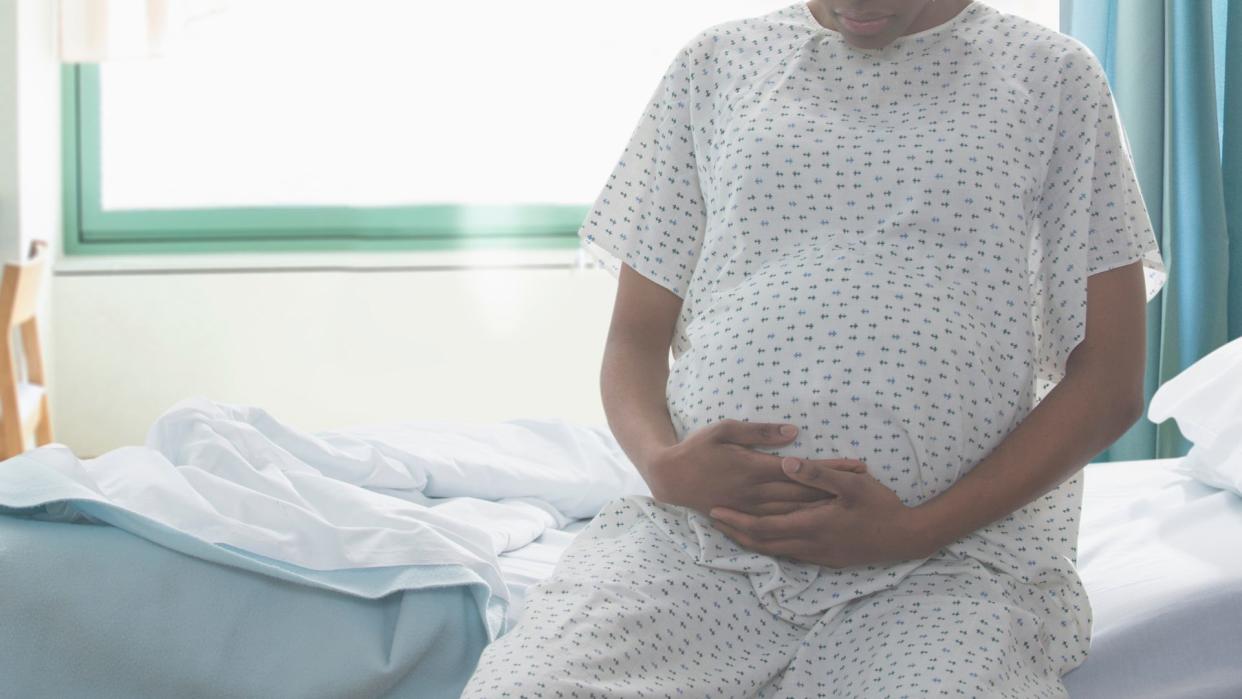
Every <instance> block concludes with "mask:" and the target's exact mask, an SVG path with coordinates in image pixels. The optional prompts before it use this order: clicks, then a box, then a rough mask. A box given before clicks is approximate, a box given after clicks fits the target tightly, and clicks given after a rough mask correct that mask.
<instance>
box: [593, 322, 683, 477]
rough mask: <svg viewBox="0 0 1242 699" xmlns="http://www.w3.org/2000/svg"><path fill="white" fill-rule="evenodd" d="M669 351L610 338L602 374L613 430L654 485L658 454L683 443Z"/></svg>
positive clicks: (652, 344) (606, 410)
mask: <svg viewBox="0 0 1242 699" xmlns="http://www.w3.org/2000/svg"><path fill="white" fill-rule="evenodd" d="M668 371H669V369H668V347H667V345H665V346H663V348H661V347H660V345H659V343H656V342H650V341H648V342H643V341H636V340H631V339H629V338H625V337H621V338H616V337H610V338H609V340H608V344H607V346H606V347H605V350H604V360H603V365H602V368H601V370H600V397H601V399H602V400H603V404H604V414H605V415H606V416H607V418H608V427H609V428H610V429H611V430H612V434H613V436H614V437H615V438H616V440H617V443H618V444H620V445H621V448H622V450H623V451H625V454H626V456H628V457H629V459H630V461H631V462H633V464H634V466H635V468H637V469H638V472H639V473H640V474H641V475H642V477H643V480H645V481H646V482H647V484H648V486H652V487H654V484H653V483H652V478H651V471H650V468H649V467H650V465H651V462H652V457H653V456H654V454H655V453H656V452H657V451H659V450H660V449H663V448H665V447H669V446H672V445H674V444H676V443H677V433H676V431H675V430H674V429H673V423H672V420H671V418H670V417H669V414H668V403H667V398H666V395H665V384H666V383H667V381H668Z"/></svg>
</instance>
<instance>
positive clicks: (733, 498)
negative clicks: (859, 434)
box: [648, 420, 866, 515]
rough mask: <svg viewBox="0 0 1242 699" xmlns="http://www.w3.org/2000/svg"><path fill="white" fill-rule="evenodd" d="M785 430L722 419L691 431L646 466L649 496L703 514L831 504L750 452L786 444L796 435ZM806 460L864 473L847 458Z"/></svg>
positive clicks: (774, 460)
mask: <svg viewBox="0 0 1242 699" xmlns="http://www.w3.org/2000/svg"><path fill="white" fill-rule="evenodd" d="M785 427H787V428H789V430H790V431H788V432H782V431H781V428H782V425H780V424H773V423H756V422H744V421H741V420H721V421H719V422H715V423H712V424H711V425H708V426H706V427H703V428H701V429H699V430H696V431H694V432H692V433H691V434H689V435H687V436H686V438H685V439H684V440H682V441H681V442H679V443H677V444H674V445H673V446H671V447H668V448H666V449H664V450H662V451H661V452H659V453H657V455H656V457H655V458H654V459H653V460H652V463H651V464H649V469H648V470H649V482H648V485H649V486H650V487H651V494H652V496H653V497H654V498H655V499H656V500H659V501H661V502H667V503H670V504H673V505H682V506H684V507H689V508H690V509H693V510H697V511H698V512H700V513H702V514H704V515H706V514H707V513H708V512H709V511H710V510H711V509H712V508H713V507H728V508H731V509H732V510H735V511H738V512H742V513H745V514H750V515H770V514H780V513H789V512H794V511H796V510H798V509H800V508H803V507H807V506H809V505H813V504H816V503H823V502H825V501H828V500H831V499H832V498H833V497H835V496H834V494H833V493H830V492H826V491H824V490H823V489H821V488H817V487H814V486H813V485H804V484H802V483H798V482H796V481H795V480H792V479H790V478H789V476H787V475H785V472H784V471H783V470H781V457H780V456H777V455H775V454H769V453H766V452H761V451H758V450H756V449H752V448H750V447H752V446H769V447H776V446H780V445H782V444H787V443H788V442H789V441H790V440H792V439H793V438H794V437H795V436H796V435H797V433H798V430H797V427H795V426H793V425H785ZM807 461H808V463H812V464H815V465H816V467H817V468H824V469H828V470H831V469H834V468H835V469H854V470H857V471H859V472H861V471H862V470H864V469H865V468H866V466H865V465H864V464H863V463H862V462H860V461H854V460H850V459H823V460H807Z"/></svg>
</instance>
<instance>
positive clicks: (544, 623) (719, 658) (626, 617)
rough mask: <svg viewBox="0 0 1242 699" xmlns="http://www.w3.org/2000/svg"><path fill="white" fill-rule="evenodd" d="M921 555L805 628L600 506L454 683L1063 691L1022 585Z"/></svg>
mask: <svg viewBox="0 0 1242 699" xmlns="http://www.w3.org/2000/svg"><path fill="white" fill-rule="evenodd" d="M610 507H615V508H625V507H632V505H628V504H627V503H626V501H625V500H619V501H614V502H613V503H611V504H610ZM618 521H624V522H626V524H625V525H624V526H617V524H616V522H618ZM929 563H930V565H928V566H924V568H921V569H919V570H918V571H917V572H916V574H912V575H909V576H907V577H906V578H904V579H903V580H902V581H901V582H899V583H898V584H897V585H895V586H894V587H892V588H890V589H888V590H884V591H882V592H879V593H874V594H871V595H868V596H866V597H862V598H859V599H857V600H854V601H851V602H848V603H845V604H842V605H840V606H839V607H835V608H833V611H831V612H829V613H826V614H825V615H824V616H823V618H822V619H820V620H819V622H817V623H815V624H814V625H813V626H812V627H811V628H810V629H807V628H805V627H802V626H798V625H796V624H793V623H790V622H788V621H786V620H783V619H781V618H779V617H777V616H775V615H773V614H772V613H771V612H769V611H767V610H766V609H764V608H763V606H761V605H760V603H759V600H758V598H757V596H756V594H755V590H754V587H753V585H752V583H751V582H750V580H749V579H748V578H747V576H746V575H745V574H743V573H737V572H732V571H722V570H718V569H714V568H709V567H706V566H703V565H700V564H698V563H697V562H696V561H695V560H694V558H693V557H692V556H691V555H689V554H688V553H687V552H686V551H685V550H684V548H683V546H682V545H680V544H679V543H678V542H676V541H674V540H672V539H670V538H669V537H667V536H664V535H662V534H661V533H660V532H659V530H658V528H657V527H656V526H654V524H653V523H652V522H650V521H649V520H647V519H646V518H645V517H638V518H628V519H626V518H615V517H614V518H602V519H600V520H599V526H597V525H596V523H595V522H593V523H592V525H591V526H590V527H588V528H587V529H585V530H583V531H582V532H580V533H579V535H578V537H577V538H575V540H574V542H573V543H572V544H571V545H570V547H569V548H568V549H567V550H566V551H565V553H564V555H563V556H562V558H561V559H560V561H559V562H558V564H557V567H556V569H555V571H554V572H553V574H552V575H551V576H550V577H548V578H546V579H544V580H542V581H540V582H539V583H536V584H535V585H533V586H532V587H531V588H530V589H529V591H528V595H527V599H526V601H525V603H524V606H523V612H522V617H521V620H520V621H519V623H518V624H517V625H516V626H515V627H514V628H513V629H512V630H511V631H509V632H508V633H506V634H505V635H504V636H501V637H500V638H499V639H497V640H496V641H495V642H493V643H492V644H491V645H489V646H488V647H487V648H485V649H484V652H483V655H482V656H481V658H480V660H479V665H478V668H477V669H476V671H475V674H474V676H473V677H472V678H471V680H470V682H469V684H468V685H467V687H466V689H465V691H464V693H463V694H462V697H463V699H482V698H484V697H486V698H487V699H502V698H505V697H509V698H513V699H517V698H521V697H526V698H529V699H536V698H539V699H542V698H544V697H565V698H579V699H587V698H588V697H601V698H602V697H608V698H609V699H612V698H617V699H620V698H623V697H644V698H652V697H670V698H678V699H685V698H689V697H737V698H738V699H742V698H754V697H757V698H762V699H786V698H788V699H804V698H810V697H884V696H928V695H931V696H936V695H952V696H1007V697H1062V696H1065V694H1064V689H1063V687H1062V685H1061V683H1060V679H1059V676H1058V674H1057V673H1056V672H1055V670H1054V669H1053V664H1052V663H1049V662H1048V660H1047V656H1046V653H1045V652H1044V642H1043V640H1042V629H1041V624H1042V622H1041V621H1040V618H1039V617H1038V616H1037V615H1035V614H1033V613H1032V612H1030V611H1027V609H1028V608H1031V605H1029V604H1024V603H1023V602H1022V601H1021V600H1016V599H1014V597H1015V594H1014V591H1015V589H1017V590H1018V591H1019V592H1020V593H1021V592H1022V590H1021V588H1015V584H1014V583H1013V582H1012V581H1011V580H1009V579H1005V578H997V577H994V576H991V575H989V574H988V573H987V572H986V571H983V572H982V573H981V574H976V575H963V574H961V572H960V571H961V570H962V569H964V568H965V567H969V566H972V565H977V564H972V563H971V562H952V561H950V562H942V563H937V562H935V561H932V562H929ZM979 569H980V570H982V567H981V566H979ZM1018 596H1021V595H1020V594H1019V595H1018ZM1015 602H1016V603H1015Z"/></svg>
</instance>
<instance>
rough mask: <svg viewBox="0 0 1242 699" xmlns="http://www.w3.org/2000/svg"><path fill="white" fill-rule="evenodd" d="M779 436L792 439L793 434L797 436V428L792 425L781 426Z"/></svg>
mask: <svg viewBox="0 0 1242 699" xmlns="http://www.w3.org/2000/svg"><path fill="white" fill-rule="evenodd" d="M781 434H783V435H785V436H786V437H792V436H794V435H795V434H798V428H797V427H794V426H793V425H781Z"/></svg>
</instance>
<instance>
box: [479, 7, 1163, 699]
mask: <svg viewBox="0 0 1242 699" xmlns="http://www.w3.org/2000/svg"><path fill="white" fill-rule="evenodd" d="M579 235H580V237H581V238H582V239H583V242H584V244H585V246H586V247H587V248H588V249H589V250H591V251H592V252H593V253H595V254H596V255H597V256H598V257H599V258H600V259H601V260H602V261H603V262H604V263H605V265H606V266H607V267H608V269H610V270H611V271H613V272H614V273H616V272H617V271H618V269H619V265H620V264H621V263H625V264H628V265H629V266H631V267H632V268H633V269H635V270H636V271H638V272H639V273H641V274H642V275H644V276H645V277H647V278H649V279H651V280H652V281H654V282H656V283H658V284H660V285H661V286H663V287H665V288H667V289H668V290H669V291H671V292H672V293H674V294H676V295H678V296H679V297H681V298H682V307H681V311H680V314H679V316H678V318H677V322H676V327H675V329H674V339H673V348H672V349H673V358H674V363H673V366H672V367H671V370H670V375H669V379H668V384H667V397H668V407H669V413H670V416H671V418H672V420H673V425H674V428H675V429H676V432H677V434H678V436H679V437H684V436H685V435H687V434H689V433H690V432H692V431H694V430H696V429H699V428H701V427H704V426H706V425H709V424H711V423H713V422H716V421H718V420H722V419H726V418H736V419H742V420H752V421H761V422H788V423H793V424H795V425H798V427H799V434H798V438H797V439H796V440H795V441H793V442H792V443H790V444H788V445H786V446H784V447H781V448H779V449H771V450H770V451H771V452H772V453H777V454H782V455H785V454H787V455H791V456H802V457H810V458H829V457H851V458H856V459H860V460H862V461H865V462H866V463H867V464H868V468H869V470H870V472H871V473H872V474H873V475H875V476H876V477H877V478H878V479H879V480H880V481H881V482H883V483H885V484H886V485H887V486H888V487H890V488H892V489H893V490H894V491H895V492H896V493H897V494H898V496H899V497H901V499H902V500H903V501H904V502H905V503H906V504H908V505H915V504H918V503H920V502H923V501H924V500H926V499H928V498H931V497H933V496H934V495H936V494H938V493H940V492H942V491H943V490H945V489H946V488H948V487H949V486H951V485H952V484H953V483H954V482H955V481H956V480H957V479H958V478H960V477H961V476H962V475H963V474H964V473H966V472H967V471H969V470H970V468H971V467H972V466H973V465H974V464H975V463H977V462H978V461H979V460H981V459H982V458H983V457H985V456H986V455H987V454H988V453H989V452H990V451H991V450H992V449H993V448H995V447H996V445H997V444H999V443H1000V441H1001V440H1002V439H1003V438H1004V437H1005V435H1006V434H1008V433H1009V432H1010V431H1011V430H1012V429H1013V428H1014V427H1015V426H1017V424H1018V423H1019V422H1020V421H1021V420H1022V418H1023V417H1024V416H1025V415H1026V414H1027V413H1028V412H1029V411H1030V410H1031V409H1032V408H1033V407H1034V406H1035V405H1036V404H1038V401H1039V400H1041V399H1042V398H1043V396H1044V395H1046V394H1047V392H1048V390H1050V389H1051V387H1052V386H1054V385H1055V384H1056V382H1057V381H1059V380H1060V379H1061V378H1062V377H1063V375H1064V365H1065V360H1066V358H1067V356H1068V355H1069V352H1070V350H1072V349H1073V348H1074V346H1075V345H1077V344H1078V343H1079V341H1081V339H1082V337H1083V333H1084V330H1085V318H1086V302H1087V297H1086V280H1087V277H1088V276H1089V275H1091V274H1094V273H1097V272H1101V271H1104V270H1108V269H1112V268H1115V267H1118V266H1121V265H1124V264H1127V263H1130V262H1134V261H1139V260H1141V261H1142V262H1143V266H1144V269H1145V270H1146V272H1147V281H1148V298H1150V297H1151V296H1154V294H1155V293H1156V292H1157V291H1158V290H1159V288H1160V287H1161V285H1162V284H1163V282H1164V278H1165V268H1164V265H1163V263H1162V260H1161V258H1160V255H1159V251H1158V247H1157V244H1156V240H1155V235H1154V232H1153V230H1152V227H1151V225H1150V222H1149V219H1148V215H1147V211H1146V207H1145V205H1144V202H1143V199H1142V196H1141V193H1140V190H1139V187H1138V183H1137V181H1136V179H1135V175H1134V170H1133V164H1132V162H1131V158H1130V153H1129V148H1128V144H1127V143H1126V141H1125V136H1124V133H1123V132H1122V129H1121V127H1120V124H1119V121H1118V119H1117V114H1116V108H1115V104H1114V101H1113V97H1112V94H1111V92H1110V90H1109V86H1108V82H1107V79H1106V77H1105V74H1104V71H1103V69H1102V67H1101V66H1100V64H1099V62H1098V60H1097V59H1096V58H1095V57H1094V55H1093V54H1091V52H1090V51H1089V50H1088V49H1087V48H1086V47H1085V46H1084V45H1083V44H1081V43H1080V42H1079V41H1077V40H1076V39H1073V38H1071V37H1068V36H1065V35H1062V34H1060V33H1057V32H1055V31H1052V30H1051V29H1048V28H1046V27H1043V26H1041V25H1038V24H1036V23H1034V22H1031V21H1028V20H1025V19H1023V18H1020V17H1017V16H1014V15H1010V14H1007V13H1003V12H1001V11H999V10H997V9H995V8H993V7H991V6H990V5H987V4H985V3H983V2H980V1H979V0H976V1H975V2H973V3H971V4H970V5H968V6H967V7H966V8H965V9H963V10H962V11H960V12H959V13H958V14H957V15H955V16H954V17H953V18H951V19H950V20H949V21H947V22H944V23H942V24H940V25H937V26H935V27H932V28H930V29H927V30H925V31H922V32H918V33H915V34H909V35H906V36H902V37H898V38H897V39H896V40H895V41H894V42H892V43H890V44H888V45H886V46H884V47H883V48H879V49H859V48H857V47H854V46H851V45H850V44H848V43H847V42H846V41H845V39H844V38H843V37H842V36H841V35H840V34H839V33H837V32H835V31H833V30H830V29H827V28H825V27H823V26H822V25H820V24H819V22H818V20H816V19H815V17H814V16H813V15H812V14H811V12H810V9H809V8H808V7H807V6H806V5H805V4H803V3H802V2H798V3H795V4H792V5H788V6H786V7H784V8H781V9H779V10H777V11H774V12H771V13H767V14H764V15H761V16H757V17H750V18H745V19H741V20H737V21H732V22H726V23H723V24H719V25H715V26H712V27H709V28H708V29H706V30H704V31H702V32H700V33H699V34H698V35H697V36H695V37H693V38H692V39H691V40H690V41H689V42H687V43H686V45H685V46H684V47H683V48H682V49H681V50H680V51H679V52H678V54H677V55H676V57H675V58H674V59H673V61H672V63H671V64H670V65H669V67H668V69H667V71H666V73H665V75H664V76H663V79H662V80H661V82H660V84H659V85H658V87H657V89H656V90H655V92H654V94H653V95H652V97H651V100H650V101H649V103H648V105H647V108H646V110H645V112H644V114H643V116H642V118H641V120H640V122H639V124H638V125H637V126H636V128H635V130H634V132H633V134H632V135H631V137H630V140H629V142H628V144H627V146H626V148H625V152H624V153H623V155H622V157H621V159H620V161H619V162H618V163H617V166H616V168H615V169H614V171H613V173H612V175H611V177H610V178H609V180H608V182H607V184H606V185H605V187H604V189H603V191H602V192H601V193H600V195H599V198H598V199H597V201H596V202H595V205H594V207H593V208H592V210H591V212H590V214H589V215H588V217H587V219H586V221H585V223H584V224H583V226H582V229H581V231H580V233H579ZM1081 495H1082V482H1081V477H1080V476H1076V477H1074V478H1072V479H1070V480H1069V481H1067V482H1065V483H1064V484H1062V485H1061V486H1060V487H1058V488H1056V489H1055V490H1053V491H1052V492H1050V493H1048V494H1047V495H1045V496H1044V497H1042V498H1040V499H1039V500H1037V501H1036V502H1034V503H1032V504H1031V505H1029V506H1027V507H1025V508H1023V509H1021V510H1019V511H1017V512H1015V513H1014V514H1013V515H1011V516H1009V517H1007V518H1005V519H1003V520H1001V521H999V522H996V523H995V524H993V525H990V526H988V527H985V528H984V529H982V530H980V531H978V532H975V533H974V534H971V535H969V536H967V537H964V538H963V539H961V540H959V541H957V542H954V543H953V544H952V545H950V546H948V547H946V548H945V549H943V550H942V551H941V552H939V553H938V554H937V555H936V556H934V557H933V558H931V559H928V560H921V561H905V562H901V563H897V564H893V565H884V566H856V567H851V568H842V569H833V568H826V567H821V566H816V565H810V564H804V563H801V562H798V561H793V560H790V559H785V558H779V557H770V556H765V555H761V554H757V553H753V552H749V551H746V550H743V549H741V548H740V547H738V546H737V545H736V544H735V543H734V542H732V541H731V540H730V539H728V538H727V537H726V536H725V535H724V534H723V533H721V532H720V531H719V530H717V529H715V528H714V527H712V526H711V523H710V522H709V521H707V520H706V519H705V518H703V517H702V516H700V515H699V514H698V513H696V512H693V511H690V510H687V509H685V508H681V507H676V506H671V505H668V504H665V503H660V502H656V501H654V500H652V499H651V498H645V497H629V498H624V499H620V500H617V501H614V502H613V503H611V504H610V505H609V506H608V507H606V508H605V510H604V511H603V512H602V513H601V514H600V516H599V517H597V518H596V520H595V521H593V522H592V523H591V525H589V526H588V527H587V528H585V529H584V530H583V531H582V532H581V533H580V534H579V536H578V539H576V540H575V542H574V545H573V547H572V548H571V550H570V551H569V552H567V554H566V556H565V558H564V559H562V560H561V562H560V563H559V564H558V566H557V569H556V571H555V572H554V573H553V575H552V577H551V578H550V579H548V580H545V581H543V582H541V583H539V584H538V585H536V586H535V588H533V589H532V591H531V595H530V597H529V598H528V600H527V602H526V607H525V611H524V617H523V621H521V622H519V624H518V626H517V627H516V628H515V629H514V630H513V631H512V632H511V633H510V634H508V635H506V636H504V637H502V638H501V639H499V640H498V641H496V642H495V643H494V644H493V645H492V646H489V647H488V649H487V650H486V651H485V652H484V655H483V658H482V660H481V662H480V666H479V670H478V672H477V673H476V675H475V677H474V679H473V680H472V681H471V684H470V685H469V686H468V688H467V692H466V696H468V697H639V696H642V697H691V696H695V697H791V698H799V699H801V698H803V697H886V696H912V695H925V694H936V695H939V694H950V695H954V696H1006V697H1058V696H1064V692H1065V690H1064V687H1063V685H1062V684H1061V681H1060V675H1061V674H1063V673H1065V672H1067V671H1069V670H1070V669H1072V668H1074V667H1075V666H1077V665H1078V664H1079V663H1081V662H1082V660H1083V659H1084V658H1085V656H1086V652H1087V649H1088V643H1089V637H1090V623H1091V619H1090V606H1089V604H1088V601H1087V599H1086V596H1085V594H1084V592H1083V588H1082V585H1081V582H1080V581H1079V578H1078V575H1077V573H1076V572H1075V570H1074V565H1073V561H1074V556H1075V543H1076V539H1077V526H1078V515H1079V510H1080V503H1081Z"/></svg>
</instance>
